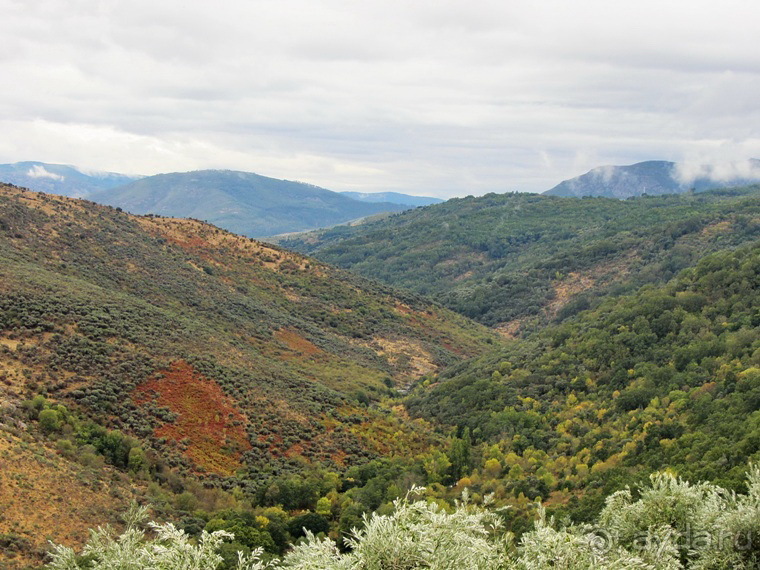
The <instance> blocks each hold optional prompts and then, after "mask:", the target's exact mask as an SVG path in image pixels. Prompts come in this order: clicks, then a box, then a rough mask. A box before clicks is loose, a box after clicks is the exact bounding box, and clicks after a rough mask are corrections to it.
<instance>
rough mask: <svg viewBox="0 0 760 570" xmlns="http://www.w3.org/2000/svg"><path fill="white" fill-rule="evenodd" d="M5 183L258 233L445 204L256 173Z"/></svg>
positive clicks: (38, 176) (15, 169)
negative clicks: (352, 190)
mask: <svg viewBox="0 0 760 570" xmlns="http://www.w3.org/2000/svg"><path fill="white" fill-rule="evenodd" d="M0 182H7V183H10V184H15V185H17V186H22V187H25V188H30V189H32V190H37V191H41V192H47V193H50V194H61V195H64V196H70V197H78V198H88V199H90V200H93V201H95V202H99V203H102V204H107V205H110V206H114V207H120V208H122V209H124V210H127V211H129V212H132V213H135V214H158V215H163V216H171V217H190V218H196V219H200V220H206V221H209V222H212V223H214V224H216V225H218V226H220V227H222V228H224V229H226V230H229V231H232V232H235V233H238V234H243V235H246V236H250V237H264V236H273V235H276V234H281V233H290V232H298V231H304V230H313V229H317V228H324V227H330V226H333V225H336V224H341V223H346V222H350V221H354V220H357V219H360V218H364V217H367V216H372V215H375V214H379V213H383V212H399V211H402V210H406V209H408V208H411V207H416V206H421V205H427V204H432V203H435V202H442V200H439V199H437V198H424V197H417V196H408V195H406V194H399V193H397V192H382V193H377V194H374V193H359V192H333V191H330V190H326V189H324V188H319V187H317V186H313V185H310V184H304V183H301V182H291V181H287V180H278V179H275V178H268V177H266V176H260V175H258V174H253V173H250V172H236V171H230V170H202V171H196V172H185V173H173V174H158V175H156V176H148V177H143V176H127V175H124V174H116V173H111V172H102V173H101V172H98V173H88V172H86V171H84V170H80V169H78V168H77V167H75V166H65V165H60V164H48V163H44V162H17V163H14V164H1V165H0Z"/></svg>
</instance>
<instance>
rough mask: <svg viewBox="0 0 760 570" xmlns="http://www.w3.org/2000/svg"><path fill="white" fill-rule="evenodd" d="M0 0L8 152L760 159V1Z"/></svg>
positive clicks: (117, 164)
mask: <svg viewBox="0 0 760 570" xmlns="http://www.w3.org/2000/svg"><path fill="white" fill-rule="evenodd" d="M0 8H2V9H3V14H4V19H3V21H0V33H2V34H3V35H4V37H5V38H7V40H8V41H7V43H8V44H9V45H10V46H12V49H11V50H9V51H6V52H4V53H3V54H2V55H0V73H2V74H3V77H4V79H5V81H6V83H8V84H11V85H13V89H6V90H4V92H3V93H0V117H3V118H2V119H0V126H2V127H3V128H4V132H5V133H6V134H7V138H6V140H5V141H2V142H0V159H2V160H4V161H15V160H22V159H38V160H46V161H49V162H66V163H73V164H79V165H81V166H83V167H89V168H96V169H105V170H111V171H123V172H128V173H144V174H151V173H153V172H159V171H167V170H178V169H183V168H184V169H191V168H206V167H229V168H239V169H255V170H258V171H259V172H261V173H262V174H267V175H272V176H278V177H283V178H289V179H299V180H303V181H306V182H312V183H315V184H318V185H320V186H324V187H328V188H335V189H352V188H355V189H361V190H373V189H374V190H401V191H407V192H410V191H411V192H412V193H414V192H417V193H420V194H423V193H433V194H436V193H437V194H439V195H443V196H448V195H453V194H457V193H460V194H462V193H482V192H487V191H491V190H494V191H504V190H508V189H520V190H534V191H540V190H545V189H547V188H549V187H551V186H553V185H554V184H556V183H557V182H559V181H560V180H562V179H563V178H569V177H572V176H575V175H577V174H579V173H581V172H585V171H587V170H589V169H591V168H593V167H595V166H599V164H626V163H632V162H637V161H639V160H644V159H650V158H662V159H670V160H675V161H682V160H689V161H695V162H699V163H710V162H711V161H712V162H715V161H724V162H725V161H731V160H736V159H738V158H744V157H747V156H760V132H758V130H760V127H758V126H757V125H760V121H759V120H758V119H760V104H759V103H758V102H757V97H756V94H757V92H758V90H759V89H760V49H758V48H760V40H759V39H758V36H757V34H756V30H755V26H754V22H755V21H757V19H758V17H760V6H758V7H756V6H755V5H754V4H753V3H750V2H743V1H741V0H727V3H726V4H725V5H724V4H722V5H721V6H720V7H719V8H718V7H716V5H715V4H714V3H708V2H703V1H701V0H695V1H691V2H686V1H685V0H684V1H676V2H671V3H662V2H653V1H651V0H642V1H640V2H637V3H635V4H629V5H622V4H620V3H614V2H608V1H604V2H603V1H601V0H580V1H579V2H574V3H567V2H560V1H555V0H539V1H537V2H531V3H527V2H526V3H515V2H501V1H500V2H497V1H492V0H484V1H483V2H478V3H472V2H469V3H466V2H463V1H460V0H440V1H439V2H416V3H409V2H402V1H401V0H386V1H383V2H380V1H379V0H370V1H368V2H362V3H350V2H345V1H340V0H325V1H324V2H319V3H314V2H307V1H306V0H282V1H280V2H274V1H268V0H266V1H265V0H254V1H249V2H242V1H235V0H230V1H228V2H224V3H208V2H200V1H194V0H190V1H185V2H179V1H177V0H168V1H167V2H160V3H155V2H148V1H147V0H134V1H132V2H129V3H126V2H99V1H96V0H76V1H67V2H64V1H63V0H51V1H50V2H45V3H28V2H14V1H11V0H0ZM43 155H44V156H43Z"/></svg>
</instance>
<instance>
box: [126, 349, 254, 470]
mask: <svg viewBox="0 0 760 570" xmlns="http://www.w3.org/2000/svg"><path fill="white" fill-rule="evenodd" d="M132 397H133V399H134V400H135V402H136V403H137V404H144V403H146V402H147V401H149V400H153V401H154V402H155V403H156V404H157V405H159V406H164V407H166V408H169V409H170V410H171V411H172V412H174V413H176V414H177V419H176V420H175V421H174V422H171V423H166V424H164V425H162V426H161V427H159V428H158V429H156V436H157V437H165V438H166V439H168V440H172V441H177V442H179V441H183V440H184V441H185V443H187V449H186V450H185V454H186V455H187V457H189V458H190V459H191V460H192V461H193V462H194V463H195V464H196V465H198V466H199V467H202V468H203V469H205V470H206V471H212V472H215V473H219V474H222V475H232V474H233V473H234V472H235V471H236V470H237V469H238V468H239V467H240V465H241V464H240V455H241V454H242V452H244V451H247V450H249V449H250V448H251V444H250V442H249V441H248V438H247V436H246V433H245V427H244V426H245V424H246V418H245V416H243V415H242V414H241V413H240V412H239V411H238V410H237V408H236V407H235V403H234V401H233V400H232V399H231V398H230V397H228V396H227V395H226V394H225V393H224V392H223V391H222V389H221V387H220V386H219V385H218V384H217V383H216V382H214V381H213V380H210V379H208V378H206V377H204V376H203V375H201V374H199V373H198V372H197V371H195V370H194V369H193V367H192V366H190V365H189V364H188V363H186V362H183V361H178V362H175V363H173V364H172V365H171V366H170V367H169V369H167V370H163V371H162V372H161V374H159V375H157V376H156V377H154V378H151V379H149V380H148V381H146V382H144V383H142V384H141V385H140V386H138V387H137V388H136V389H135V391H134V393H133V395H132Z"/></svg>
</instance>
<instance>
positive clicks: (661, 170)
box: [544, 159, 760, 199]
mask: <svg viewBox="0 0 760 570" xmlns="http://www.w3.org/2000/svg"><path fill="white" fill-rule="evenodd" d="M757 182H760V160H757V159H750V160H748V161H745V162H742V163H731V164H724V165H697V166H691V165H687V164H685V163H675V162H668V161H664V160H649V161H646V162H639V163H637V164H631V165H628V166H600V167H598V168H594V169H593V170H590V171H589V172H587V173H586V174H583V175H581V176H577V177H576V178H571V179H569V180H565V181H564V182H560V183H559V184H557V186H555V187H554V188H552V189H551V190H547V191H546V192H544V194H548V195H550V196H575V197H578V198H580V197H583V196H603V197H606V198H620V199H624V198H630V197H632V196H641V195H642V194H648V195H650V196H651V195H657V194H682V193H684V192H688V191H689V190H692V189H693V190H695V191H697V192H700V191H704V190H710V189H714V188H725V187H729V186H743V185H747V184H754V183H757Z"/></svg>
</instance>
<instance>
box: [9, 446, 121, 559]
mask: <svg viewBox="0 0 760 570" xmlns="http://www.w3.org/2000/svg"><path fill="white" fill-rule="evenodd" d="M133 498H134V492H133V489H132V488H131V487H130V486H129V484H127V483H126V482H124V480H122V479H120V478H119V476H118V474H117V473H116V472H114V471H112V470H111V469H109V468H103V469H102V470H101V469H92V468H88V467H85V466H83V465H79V464H77V463H73V462H70V461H67V460H65V459H64V458H63V457H61V456H60V455H58V454H57V453H55V452H53V451H51V450H50V449H47V448H46V447H44V446H42V445H30V444H29V442H26V441H23V440H22V439H20V438H18V437H16V436H13V435H11V434H9V433H4V434H2V435H0V505H2V509H0V535H6V536H14V537H18V539H19V540H21V541H22V542H24V543H25V544H27V545H29V546H31V549H24V550H22V551H17V550H16V549H15V548H12V547H8V548H0V568H3V569H8V570H12V569H16V568H26V567H28V565H31V564H34V565H35V566H37V565H39V564H40V562H42V559H43V557H44V552H45V551H47V549H48V547H49V545H48V542H47V540H48V539H50V540H52V541H54V542H57V543H63V544H66V545H68V546H81V545H82V544H83V543H84V541H85V540H86V539H87V536H88V531H87V529H88V528H89V527H91V526H92V522H93V521H95V520H97V521H100V522H101V523H106V522H115V520H114V519H115V513H118V512H122V511H124V510H125V509H126V508H127V505H128V504H129V502H130V501H131V500H132V499H133ZM64 521H65V524H62V523H63V522H64ZM35 556H36V557H35Z"/></svg>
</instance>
